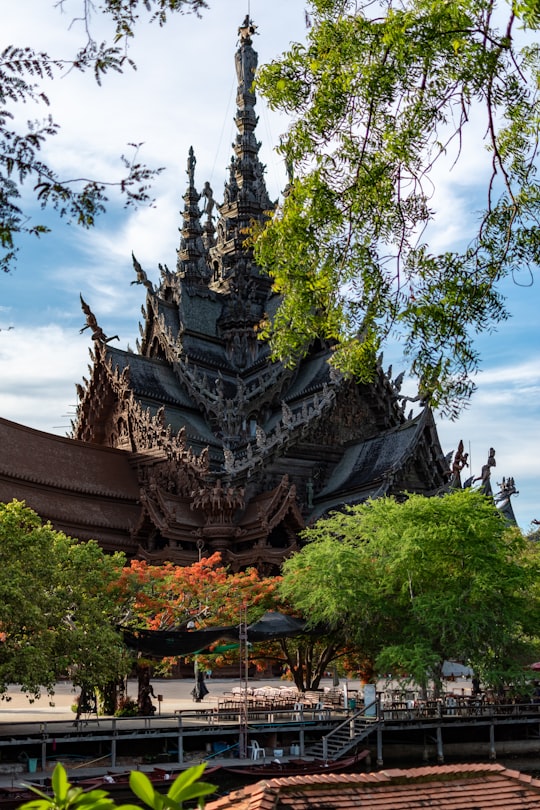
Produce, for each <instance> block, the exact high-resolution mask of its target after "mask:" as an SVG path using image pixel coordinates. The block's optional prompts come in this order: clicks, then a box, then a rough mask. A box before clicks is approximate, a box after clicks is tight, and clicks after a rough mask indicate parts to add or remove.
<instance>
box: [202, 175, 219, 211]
mask: <svg viewBox="0 0 540 810" xmlns="http://www.w3.org/2000/svg"><path fill="white" fill-rule="evenodd" d="M201 196H202V197H204V206H203V214H206V216H207V217H208V219H212V211H213V210H214V206H215V204H216V201H215V200H214V192H213V191H212V188H211V186H210V183H209V182H208V180H207V181H206V182H205V184H204V188H203V190H202V191H201Z"/></svg>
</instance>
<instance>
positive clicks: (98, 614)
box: [0, 501, 127, 695]
mask: <svg viewBox="0 0 540 810" xmlns="http://www.w3.org/2000/svg"><path fill="white" fill-rule="evenodd" d="M123 562H124V557H123V555H121V554H115V555H113V556H108V555H105V554H104V553H103V552H102V551H101V549H100V548H99V546H98V545H97V544H96V543H94V542H93V541H90V542H88V543H78V542H76V541H75V540H72V539H71V538H69V537H67V536H66V535H65V534H63V533H62V532H57V531H54V530H53V528H52V527H51V525H50V524H49V523H46V524H43V523H42V521H41V520H40V518H39V517H38V516H37V515H36V513H35V512H33V511H32V510H31V509H28V508H27V507H25V506H24V504H23V503H21V502H18V501H13V502H11V503H9V504H0V695H1V694H3V693H5V692H6V691H7V685H8V684H9V683H18V684H20V685H21V689H22V690H24V691H26V692H28V693H29V694H33V695H39V693H40V689H41V688H42V687H45V688H46V689H47V690H48V691H49V692H51V693H52V691H53V689H54V684H55V683H56V681H57V679H58V677H59V676H61V675H65V674H66V672H67V671H68V670H71V671H72V677H73V682H74V684H76V685H81V686H85V685H86V686H91V687H92V689H95V688H96V687H98V686H101V685H103V684H105V683H107V682H108V681H110V680H114V679H115V678H118V676H119V675H122V674H125V671H126V663H127V662H126V656H125V652H124V648H123V644H122V640H121V638H120V637H119V635H118V633H117V632H116V631H115V630H114V624H113V623H114V611H115V603H114V601H113V599H112V597H111V595H110V590H109V589H110V585H111V583H112V582H114V581H115V579H117V577H118V575H119V572H120V569H121V567H122V565H123Z"/></svg>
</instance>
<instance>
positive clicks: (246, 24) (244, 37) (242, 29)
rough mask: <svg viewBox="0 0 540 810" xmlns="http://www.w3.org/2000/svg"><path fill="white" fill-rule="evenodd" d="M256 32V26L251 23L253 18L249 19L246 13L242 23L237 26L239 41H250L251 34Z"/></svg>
mask: <svg viewBox="0 0 540 810" xmlns="http://www.w3.org/2000/svg"><path fill="white" fill-rule="evenodd" d="M256 32H257V26H256V25H253V20H251V19H250V17H249V14H246V16H245V17H244V21H243V23H242V25H240V26H239V27H238V36H239V37H240V42H247V41H248V40H249V41H251V37H252V36H253V34H255V33H256Z"/></svg>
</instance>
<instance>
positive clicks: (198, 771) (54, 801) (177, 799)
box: [20, 762, 216, 810]
mask: <svg viewBox="0 0 540 810" xmlns="http://www.w3.org/2000/svg"><path fill="white" fill-rule="evenodd" d="M205 768H206V762H204V763H203V764H202V765H195V766H194V767H193V768H187V769H186V770H185V771H183V772H182V773H181V774H180V775H179V776H177V777H176V779H175V780H174V782H172V783H171V786H170V788H169V790H168V791H167V793H166V795H163V794H161V793H159V792H158V791H157V790H156V789H155V787H154V786H153V785H152V783H151V782H150V780H149V778H148V777H147V776H146V774H144V773H142V772H141V771H132V772H131V773H130V775H129V786H130V788H131V790H132V791H133V793H134V794H135V796H136V797H137V798H138V799H139V800H140V801H141V802H142V803H143V805H146V806H147V807H151V808H152V810H168V808H171V809H172V810H182V807H183V806H184V802H189V803H190V806H193V802H194V801H195V800H197V806H198V807H204V806H205V797H206V796H209V795H210V794H211V793H214V792H215V789H216V787H215V785H209V784H208V783H207V782H200V781H199V779H200V777H201V776H202V774H203V772H204V769H205ZM52 789H53V795H52V796H48V795H47V794H46V793H44V792H43V791H42V790H40V789H39V788H36V787H35V786H32V790H33V791H34V793H35V794H36V798H35V799H33V800H32V801H30V802H26V803H25V804H23V805H21V808H20V810H115V808H119V810H139V808H140V805H139V804H120V805H117V804H116V802H115V801H114V799H112V798H111V797H110V795H109V793H108V792H107V791H106V790H99V789H96V790H90V791H86V790H84V788H82V787H78V786H77V785H72V784H71V783H70V782H69V780H68V777H67V773H66V770H65V768H64V767H63V765H61V764H60V763H58V765H56V767H55V769H54V771H53V775H52Z"/></svg>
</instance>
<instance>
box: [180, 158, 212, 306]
mask: <svg viewBox="0 0 540 810" xmlns="http://www.w3.org/2000/svg"><path fill="white" fill-rule="evenodd" d="M196 163H197V160H196V158H195V153H194V151H193V147H192V146H190V148H189V155H188V161H187V176H188V188H187V191H186V193H185V194H184V197H183V200H184V211H183V213H182V216H183V224H182V230H181V234H182V238H181V240H180V248H179V250H178V262H177V271H178V275H179V277H180V278H181V279H183V280H184V281H185V283H186V286H187V289H188V292H189V291H191V290H193V289H195V288H197V287H200V286H206V285H207V284H208V280H209V274H208V270H207V264H206V250H205V246H204V243H203V239H202V233H203V230H202V227H201V220H200V217H201V212H200V211H199V200H200V199H201V195H200V194H199V193H198V191H197V189H196V188H195V164H196ZM207 202H208V200H207Z"/></svg>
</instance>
